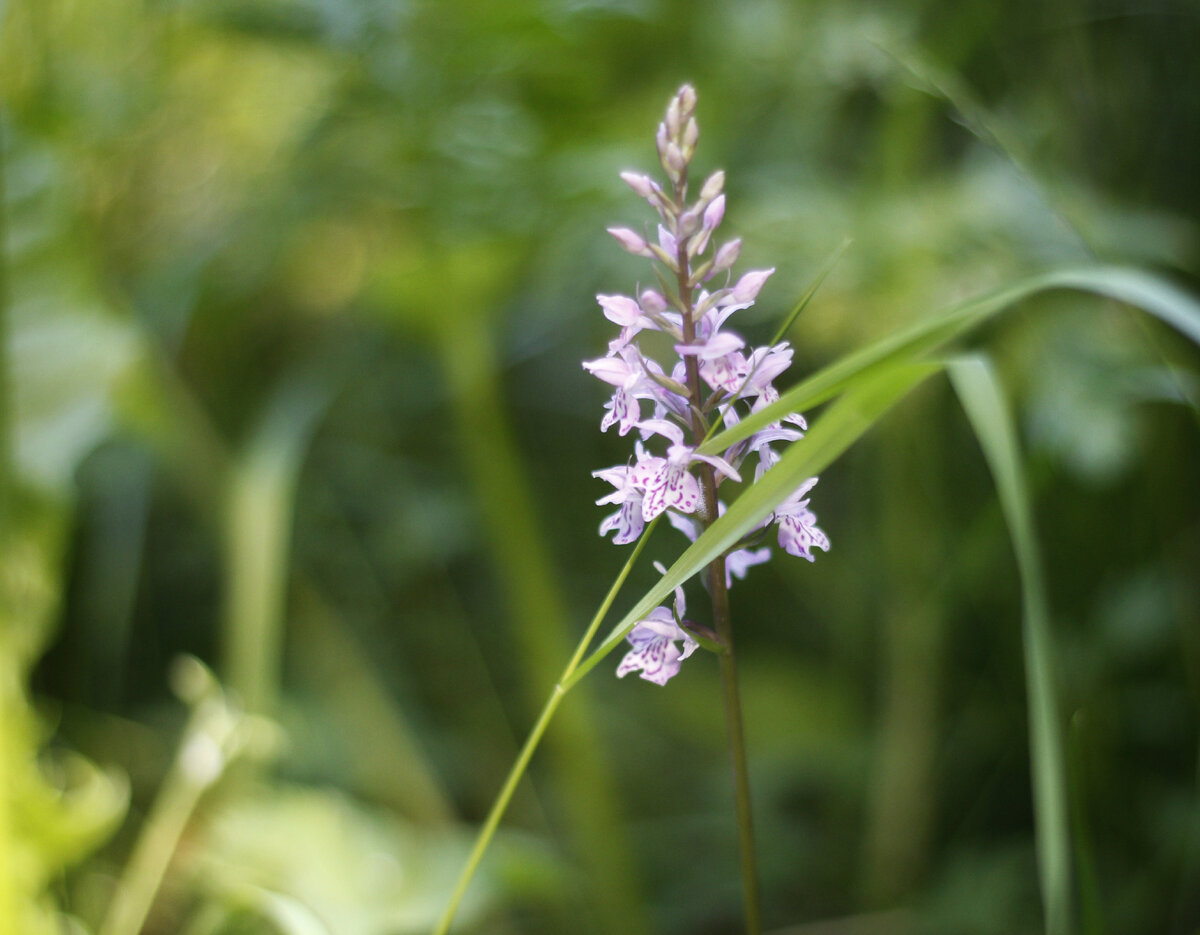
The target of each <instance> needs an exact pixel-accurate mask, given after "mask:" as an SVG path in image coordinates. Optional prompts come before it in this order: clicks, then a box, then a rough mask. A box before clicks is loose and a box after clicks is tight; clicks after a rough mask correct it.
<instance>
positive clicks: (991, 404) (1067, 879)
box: [948, 356, 1072, 935]
mask: <svg viewBox="0 0 1200 935" xmlns="http://www.w3.org/2000/svg"><path fill="white" fill-rule="evenodd" d="M948 371H949V374H950V381H951V383H952V384H953V385H954V389H955V392H956V393H957V394H958V398H959V400H960V401H961V403H962V406H963V409H964V410H965V411H966V414H967V418H968V419H969V420H970V422H971V427H972V428H973V429H974V431H975V437H976V438H977V439H978V440H979V444H980V447H982V448H983V453H984V457H985V458H986V459H987V462H988V466H989V468H990V469H991V472H992V476H993V478H994V479H995V482H996V491H997V493H998V495H999V497H1000V505H1001V508H1002V510H1003V512H1004V518H1005V521H1006V523H1007V524H1008V531H1009V535H1010V536H1011V537H1012V543H1013V551H1014V552H1015V553H1016V558H1017V569H1018V571H1019V573H1020V576H1021V599H1022V604H1023V626H1022V631H1023V637H1024V647H1025V684H1026V693H1027V694H1028V698H1029V742H1030V753H1031V760H1032V765H1031V769H1032V780H1033V795H1034V811H1035V823H1036V836H1037V854H1038V871H1039V873H1040V876H1041V886H1042V901H1043V911H1044V916H1045V927H1046V933H1047V935H1066V933H1067V932H1069V931H1070V925H1071V885H1072V884H1071V877H1072V873H1071V856H1070V844H1069V841H1070V838H1069V830H1068V827H1067V785H1066V772H1065V767H1064V765H1063V741H1062V723H1061V721H1060V719H1059V713H1058V701H1057V698H1056V696H1055V689H1054V664H1053V651H1052V648H1051V638H1050V613H1049V609H1048V605H1047V601H1046V589H1045V584H1044V582H1043V580H1042V563H1041V557H1040V555H1039V551H1038V544H1037V536H1036V534H1035V532H1034V525H1033V510H1032V507H1031V503H1030V498H1029V490H1028V488H1027V486H1026V484H1025V477H1024V474H1023V472H1022V468H1021V457H1020V452H1019V446H1018V442H1017V435H1016V431H1015V429H1014V427H1013V423H1012V418H1011V416H1010V414H1009V412H1008V408H1007V406H1006V405H1005V403H1004V399H1003V396H1002V394H1001V391H1000V387H999V384H998V382H997V380H996V376H995V374H994V373H993V371H992V368H991V366H990V364H989V363H988V362H987V360H986V359H985V358H982V357H978V356H971V357H963V358H958V359H956V360H954V361H952V362H951V363H950V364H949V366H948Z"/></svg>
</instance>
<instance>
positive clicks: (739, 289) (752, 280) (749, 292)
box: [730, 267, 775, 305]
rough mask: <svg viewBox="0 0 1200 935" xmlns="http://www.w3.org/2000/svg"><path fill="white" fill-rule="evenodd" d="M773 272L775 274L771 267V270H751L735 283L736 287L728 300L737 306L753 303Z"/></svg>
mask: <svg viewBox="0 0 1200 935" xmlns="http://www.w3.org/2000/svg"><path fill="white" fill-rule="evenodd" d="M773 272H775V268H774V267H771V269H756V270H751V271H750V272H749V273H747V274H746V275H745V276H743V277H742V278H741V279H739V280H738V281H737V285H736V286H734V287H733V291H732V292H730V298H731V299H733V301H734V302H735V303H737V304H738V305H741V304H742V303H744V302H753V301H754V300H755V299H756V298H757V297H758V292H759V290H760V289H762V287H763V283H765V282H766V281H767V277H768V276H770V275H771V274H772V273H773Z"/></svg>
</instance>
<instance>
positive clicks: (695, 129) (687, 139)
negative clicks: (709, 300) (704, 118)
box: [683, 117, 700, 153]
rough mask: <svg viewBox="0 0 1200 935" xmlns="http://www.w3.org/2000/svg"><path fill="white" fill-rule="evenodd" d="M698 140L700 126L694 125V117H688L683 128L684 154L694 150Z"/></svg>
mask: <svg viewBox="0 0 1200 935" xmlns="http://www.w3.org/2000/svg"><path fill="white" fill-rule="evenodd" d="M699 139H700V126H699V124H697V123H696V118H695V117H689V118H688V122H687V126H685V127H684V128H683V149H684V152H689V153H690V152H692V151H693V150H695V148H696V141H697V140H699Z"/></svg>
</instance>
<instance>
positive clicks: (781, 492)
mask: <svg viewBox="0 0 1200 935" xmlns="http://www.w3.org/2000/svg"><path fill="white" fill-rule="evenodd" d="M938 369H940V365H938V364H912V363H910V364H900V365H893V366H892V367H890V368H887V369H882V370H880V371H878V372H876V373H874V374H872V376H871V377H870V378H865V379H862V380H860V381H859V382H857V383H856V384H855V386H854V387H853V388H852V389H851V390H849V391H848V392H846V394H845V395H844V396H843V398H842V399H840V400H839V401H838V402H837V403H836V404H835V405H834V406H832V407H831V408H830V409H829V411H828V412H826V413H825V414H824V415H822V416H821V418H820V419H819V420H818V421H817V422H816V424H815V425H814V426H813V428H812V430H811V431H810V432H809V433H808V435H806V436H805V438H804V440H803V442H801V443H799V444H796V445H793V446H792V447H791V448H790V449H789V450H788V451H787V453H786V454H784V455H783V457H782V458H781V459H780V461H779V463H778V464H777V465H775V467H773V468H772V469H771V470H770V471H768V472H767V473H766V474H765V475H763V477H762V479H761V480H759V481H758V482H757V483H755V484H754V485H752V486H751V487H750V488H749V489H748V490H746V492H745V493H743V494H742V495H741V496H740V497H738V499H737V500H735V501H734V502H733V504H732V505H731V506H730V507H729V509H728V510H726V511H725V514H724V515H723V516H722V517H721V518H720V519H718V520H717V521H716V522H714V523H713V524H712V525H711V526H710V527H709V528H708V529H707V530H705V532H704V533H703V534H702V535H701V536H700V537H699V538H698V539H697V540H696V541H695V542H694V543H693V544H692V545H691V546H690V547H689V548H688V549H687V550H686V551H685V552H684V553H683V554H682V555H681V556H680V557H679V559H678V560H677V561H676V562H675V564H674V565H672V566H671V567H670V568H668V569H667V573H666V574H665V575H664V576H663V577H662V578H661V579H660V580H659V581H658V583H657V584H655V585H654V587H652V588H651V589H650V590H649V591H648V592H646V594H645V596H643V597H642V599H641V600H640V601H638V602H637V604H636V605H634V607H633V609H632V610H630V611H629V613H627V614H626V615H625V617H624V618H623V619H622V620H621V622H620V623H618V624H617V625H616V626H615V627H614V628H613V629H612V631H611V632H610V633H609V635H608V636H607V637H606V638H605V640H604V642H603V643H601V644H600V646H599V647H597V648H596V650H595V651H594V652H593V653H592V654H591V655H590V656H588V658H587V659H585V660H584V661H583V662H582V663H581V664H580V666H579V668H578V669H576V670H575V672H574V673H573V674H572V675H571V677H570V678H569V679H567V680H566V681H565V682H564V683H563V687H564V688H569V687H570V686H571V685H573V684H575V683H576V682H577V681H579V680H580V679H581V678H583V676H584V675H586V674H587V673H588V671H590V670H591V669H592V668H593V667H594V666H595V665H596V664H597V663H598V662H600V660H601V659H603V658H604V657H605V656H606V655H608V654H609V653H610V652H612V650H613V649H615V648H616V647H617V646H618V645H619V644H620V643H621V641H622V640H623V639H624V638H625V636H626V634H627V633H628V632H629V631H630V630H631V629H632V628H633V626H634V624H635V623H637V621H639V620H641V619H643V618H645V616H646V615H647V614H648V613H649V612H650V611H651V610H653V609H654V608H655V607H656V606H657V605H658V604H660V603H661V602H662V601H663V599H664V598H665V597H666V596H667V595H668V594H670V593H671V592H672V591H673V590H674V589H675V587H676V586H678V585H680V584H682V583H683V582H684V581H686V580H687V579H688V578H690V577H691V576H692V575H694V574H696V573H697V572H699V571H700V570H701V569H703V568H704V567H705V566H706V565H707V564H708V563H709V562H711V561H713V559H715V558H716V557H717V556H719V555H720V554H721V553H723V552H725V551H727V550H728V549H729V548H731V547H732V546H733V545H734V544H735V543H736V542H737V541H738V540H739V539H741V538H742V536H744V535H746V533H748V532H750V530H752V529H753V528H754V527H755V526H756V525H757V524H758V523H759V522H760V521H761V520H762V519H763V518H764V517H766V516H767V515H768V514H769V513H770V512H771V511H772V510H774V509H775V507H776V506H778V505H779V503H781V502H782V501H783V500H784V499H786V498H787V497H788V495H789V494H791V493H792V492H793V491H794V490H795V489H796V488H797V487H798V486H799V485H800V484H801V483H802V482H803V481H804V480H805V479H806V478H808V477H812V476H813V475H814V474H817V473H818V472H819V471H821V470H823V469H824V468H825V467H826V466H827V465H828V464H830V463H831V462H833V461H834V460H835V459H836V458H837V457H838V455H840V454H841V453H842V452H843V451H845V450H846V449H847V448H849V447H850V446H851V445H852V444H854V442H856V441H857V440H858V439H859V438H860V437H861V436H862V435H863V434H864V433H865V432H866V431H867V429H869V428H870V427H871V426H872V425H874V424H875V423H876V422H877V421H878V420H879V418H880V417H881V416H882V415H883V414H884V413H885V412H886V411H887V410H888V409H889V408H890V407H891V406H892V405H893V404H894V403H896V402H897V401H899V400H900V399H901V398H902V397H904V396H905V395H907V394H908V393H909V392H910V391H911V390H912V389H914V388H915V387H916V386H917V385H918V384H919V383H920V382H921V381H922V380H924V379H925V378H926V377H928V376H929V375H930V374H932V373H934V372H936V371H937V370H938Z"/></svg>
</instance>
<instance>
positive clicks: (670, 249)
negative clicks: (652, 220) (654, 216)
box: [658, 224, 679, 256]
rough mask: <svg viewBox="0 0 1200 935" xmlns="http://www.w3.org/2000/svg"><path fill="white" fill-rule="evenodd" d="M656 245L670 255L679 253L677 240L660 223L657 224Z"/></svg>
mask: <svg viewBox="0 0 1200 935" xmlns="http://www.w3.org/2000/svg"><path fill="white" fill-rule="evenodd" d="M658 245H659V246H660V247H662V248H663V250H664V251H665V252H666V253H667V254H669V255H670V256H678V255H679V241H678V240H676V239H675V235H674V234H672V233H671V232H670V231H669V230H667V229H666V228H665V227H663V226H662V225H661V224H659V225H658Z"/></svg>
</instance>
